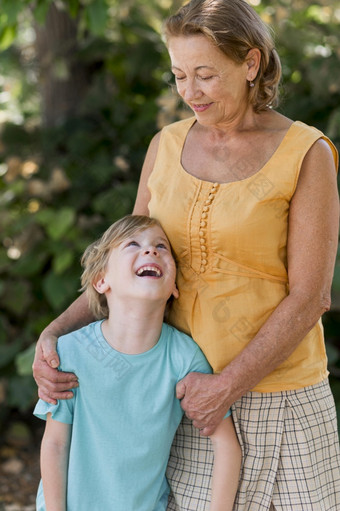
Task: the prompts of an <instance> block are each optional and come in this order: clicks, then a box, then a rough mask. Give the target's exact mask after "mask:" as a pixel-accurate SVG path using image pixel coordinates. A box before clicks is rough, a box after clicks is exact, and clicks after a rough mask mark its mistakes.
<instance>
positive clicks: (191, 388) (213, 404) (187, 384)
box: [176, 373, 231, 436]
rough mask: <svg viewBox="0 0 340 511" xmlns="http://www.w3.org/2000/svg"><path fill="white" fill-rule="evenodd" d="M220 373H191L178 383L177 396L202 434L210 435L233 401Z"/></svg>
mask: <svg viewBox="0 0 340 511" xmlns="http://www.w3.org/2000/svg"><path fill="white" fill-rule="evenodd" d="M222 383H223V382H222V379H221V378H220V375H218V374H204V373H189V374H187V376H186V377H185V378H183V380H181V381H180V382H178V383H177V386H176V396H177V398H178V399H181V406H182V408H183V410H184V411H185V414H186V416H187V417H188V419H190V420H192V423H193V425H194V426H195V428H198V429H199V430H200V433H201V435H203V436H210V435H212V434H213V433H214V431H215V429H216V428H217V426H218V425H219V423H220V422H221V420H222V419H223V417H224V416H225V414H226V413H227V411H228V409H229V408H230V405H231V403H229V402H228V401H227V392H226V389H225V388H224V386H223V385H222Z"/></svg>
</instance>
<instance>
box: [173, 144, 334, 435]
mask: <svg viewBox="0 0 340 511" xmlns="http://www.w3.org/2000/svg"><path fill="white" fill-rule="evenodd" d="M338 228H339V200H338V193H337V183H336V172H335V168H334V160H333V156H332V153H331V150H330V148H329V146H328V145H327V143H326V142H325V141H323V140H319V141H318V142H316V143H315V144H314V145H313V147H312V148H311V149H310V151H309V152H308V154H307V155H306V158H305V160H304V163H303V166H302V169H301V173H300V177H299V181H298V185H297V189H296V192H295V194H294V197H293V198H292V201H291V206H290V215H289V235H288V278H289V288H290V291H289V295H288V296H287V297H286V298H285V299H284V300H282V302H281V303H280V304H279V306H278V307H277V308H276V309H275V311H274V312H273V314H272V315H271V316H270V317H269V319H268V320H267V321H266V323H265V324H264V325H263V327H262V328H261V329H260V330H259V332H258V333H257V335H256V336H255V337H254V339H253V340H252V341H251V342H250V343H249V344H248V345H247V347H246V348H245V349H244V350H243V351H242V352H241V353H240V354H239V355H238V356H237V357H236V358H235V359H234V360H233V361H232V362H231V363H230V364H229V365H228V366H227V367H226V368H225V369H224V370H223V371H222V372H221V374H219V375H199V374H197V373H191V374H189V375H187V376H186V377H185V378H184V380H182V381H181V382H179V383H178V386H177V396H178V397H179V398H183V399H182V407H183V409H184V410H185V412H186V414H187V415H188V417H189V418H191V419H193V424H194V426H196V427H198V428H199V429H202V428H203V429H202V434H203V435H211V434H212V433H213V431H214V430H215V428H216V426H217V425H218V424H219V422H220V421H221V419H222V417H223V416H224V414H225V413H226V411H227V410H228V408H229V407H230V406H231V404H232V403H233V402H235V401H236V400H237V399H239V398H240V397H241V396H242V395H244V394H245V393H246V392H248V391H249V390H251V389H252V388H254V387H255V386H256V385H257V384H258V383H259V382H260V381H261V380H262V379H263V378H264V377H265V376H266V375H267V374H269V373H271V372H272V371H273V370H274V369H275V368H276V367H278V366H279V365H280V364H281V363H282V362H283V361H284V360H286V359H287V358H288V357H289V355H290V354H291V353H292V352H293V351H294V350H295V348H296V347H297V346H298V344H299V343H300V342H301V340H302V339H303V338H304V337H305V336H306V334H307V333H308V332H309V331H310V330H311V328H312V327H313V326H314V325H315V324H316V322H317V321H318V319H319V317H320V316H321V315H322V314H323V313H324V312H325V311H327V310H329V308H330V289H331V283H332V277H333V271H334V263H335V257H336V252H337V245H338ZM183 396H184V397H183Z"/></svg>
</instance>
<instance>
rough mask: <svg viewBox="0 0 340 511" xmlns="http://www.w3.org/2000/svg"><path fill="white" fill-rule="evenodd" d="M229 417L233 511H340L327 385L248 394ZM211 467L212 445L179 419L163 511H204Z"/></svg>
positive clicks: (338, 455) (338, 460)
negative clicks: (237, 464) (236, 465)
mask: <svg viewBox="0 0 340 511" xmlns="http://www.w3.org/2000/svg"><path fill="white" fill-rule="evenodd" d="M232 415H233V420H234V424H235V428H236V431H237V435H238V438H239V441H240V444H241V447H242V453H243V464H242V470H241V477H240V484H239V489H238V493H237V496H236V500H235V505H234V511H266V510H268V511H275V510H276V511H339V510H340V449H339V437H338V432H337V418H336V411H335V406H334V399H333V396H332V393H331V390H330V387H329V383H328V380H326V381H323V382H321V383H319V384H317V385H313V386H310V387H306V388H304V389H299V390H292V391H283V392H275V393H265V394H262V393H258V392H249V393H247V394H246V395H245V396H243V397H242V398H241V399H240V400H239V401H237V402H236V403H235V404H234V405H233V406H232ZM212 467H213V452H212V446H211V441H210V439H209V438H206V437H201V436H200V435H199V432H198V431H197V430H196V429H195V428H194V427H193V426H192V424H191V421H189V420H188V419H186V418H185V417H184V418H183V421H182V423H181V425H180V427H179V428H178V431H177V434H176V437H175V439H174V442H173V446H172V450H171V455H170V459H169V463H168V469H167V477H168V480H169V483H170V486H171V489H172V494H171V495H170V498H169V504H168V511H208V510H209V503H210V495H211V494H210V486H211V473H212Z"/></svg>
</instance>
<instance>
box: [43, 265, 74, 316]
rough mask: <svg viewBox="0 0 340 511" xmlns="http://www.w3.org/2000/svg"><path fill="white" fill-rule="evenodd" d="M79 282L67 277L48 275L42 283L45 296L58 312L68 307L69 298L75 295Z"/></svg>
mask: <svg viewBox="0 0 340 511" xmlns="http://www.w3.org/2000/svg"><path fill="white" fill-rule="evenodd" d="M77 285H79V280H78V281H76V280H75V279H73V278H70V276H69V275H56V274H55V273H49V274H48V275H47V277H45V279H44V281H43V289H44V293H45V296H46V298H47V300H48V301H49V303H50V304H51V306H52V307H53V308H54V309H56V310H58V309H60V308H61V307H65V306H66V305H69V303H70V301H71V297H73V295H74V294H75V293H76V290H77Z"/></svg>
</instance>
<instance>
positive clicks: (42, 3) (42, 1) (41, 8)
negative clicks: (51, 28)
mask: <svg viewBox="0 0 340 511" xmlns="http://www.w3.org/2000/svg"><path fill="white" fill-rule="evenodd" d="M52 1H53V0H39V1H38V2H37V5H36V6H35V8H34V10H33V14H34V18H35V19H36V21H37V22H38V23H39V24H40V25H43V24H44V22H45V19H46V16H47V13H48V10H49V8H50V5H51V4H52Z"/></svg>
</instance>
